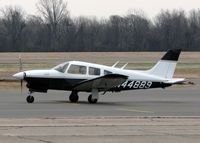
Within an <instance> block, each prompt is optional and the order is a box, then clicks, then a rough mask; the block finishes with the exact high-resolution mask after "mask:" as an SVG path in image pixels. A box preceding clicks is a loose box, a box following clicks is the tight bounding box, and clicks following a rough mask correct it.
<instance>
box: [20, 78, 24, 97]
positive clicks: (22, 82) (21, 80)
mask: <svg viewBox="0 0 200 143" xmlns="http://www.w3.org/2000/svg"><path fill="white" fill-rule="evenodd" d="M20 82H21V95H22V88H23V80H21V81H20Z"/></svg>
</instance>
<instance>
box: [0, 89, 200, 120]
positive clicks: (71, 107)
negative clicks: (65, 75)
mask: <svg viewBox="0 0 200 143" xmlns="http://www.w3.org/2000/svg"><path fill="white" fill-rule="evenodd" d="M69 94H70V92H66V91H49V92H48V93H47V94H40V93H34V94H33V96H34V97H35V102H34V103H33V104H28V103H26V100H25V99H26V91H23V93H22V95H21V93H20V90H18V89H10V90H6V89H0V118H54V117H72V116H73V117H74V116H77V117H78V116H100V117H101V116H200V88H198V87H180V88H174V87H172V88H167V89H164V90H163V89H151V90H140V91H125V92H120V93H107V94H106V95H100V99H99V102H98V103H97V104H89V103H88V102H87V97H88V94H87V93H79V97H80V100H79V103H70V102H69V100H68V96H69Z"/></svg>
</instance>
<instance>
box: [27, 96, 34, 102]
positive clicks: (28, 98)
mask: <svg viewBox="0 0 200 143" xmlns="http://www.w3.org/2000/svg"><path fill="white" fill-rule="evenodd" d="M26 101H27V103H33V102H34V97H33V96H27V97H26Z"/></svg>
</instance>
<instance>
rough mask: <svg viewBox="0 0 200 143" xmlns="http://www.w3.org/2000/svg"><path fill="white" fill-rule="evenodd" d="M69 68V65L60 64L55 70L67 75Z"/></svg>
mask: <svg viewBox="0 0 200 143" xmlns="http://www.w3.org/2000/svg"><path fill="white" fill-rule="evenodd" d="M68 66H69V63H63V64H60V65H58V66H56V67H55V68H53V69H54V70H57V71H59V72H62V73H65V71H66V69H67V68H68Z"/></svg>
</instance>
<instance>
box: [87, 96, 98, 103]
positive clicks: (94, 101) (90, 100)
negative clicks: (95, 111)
mask: <svg viewBox="0 0 200 143" xmlns="http://www.w3.org/2000/svg"><path fill="white" fill-rule="evenodd" d="M97 101H98V100H97V99H92V95H89V96H88V102H89V103H91V104H95V103H97Z"/></svg>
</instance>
